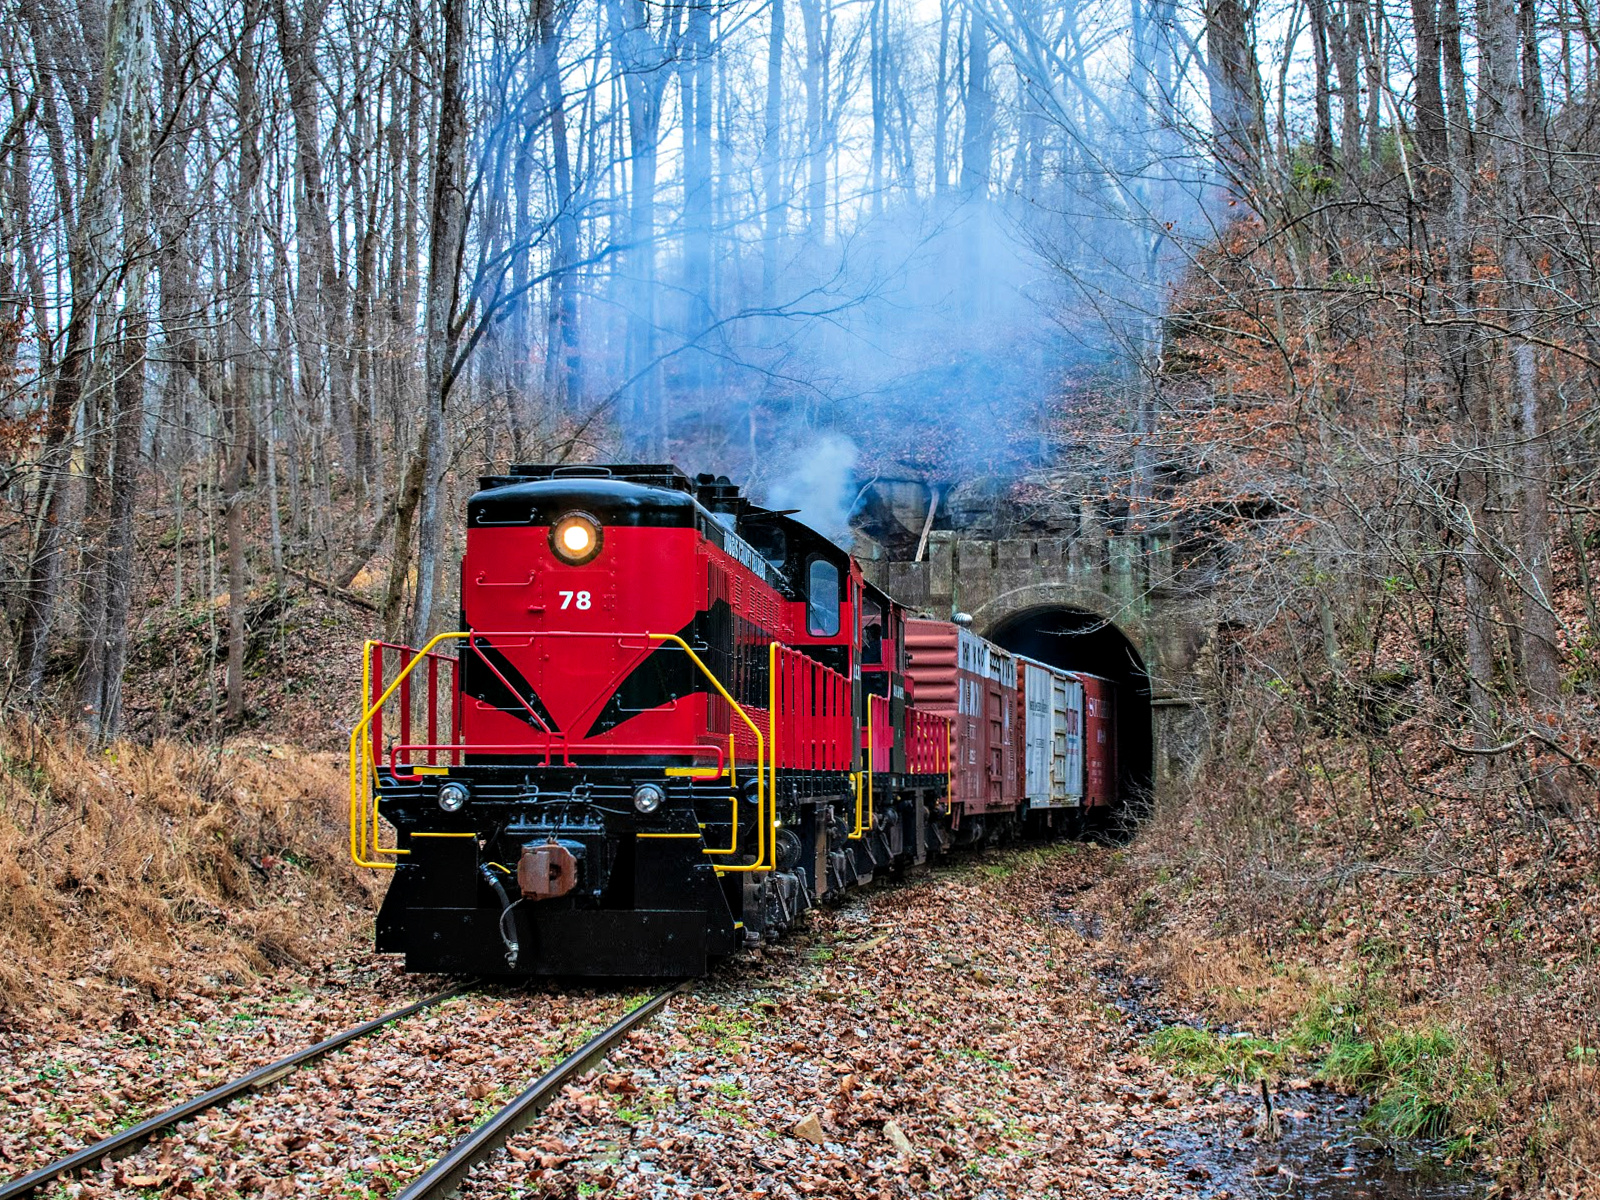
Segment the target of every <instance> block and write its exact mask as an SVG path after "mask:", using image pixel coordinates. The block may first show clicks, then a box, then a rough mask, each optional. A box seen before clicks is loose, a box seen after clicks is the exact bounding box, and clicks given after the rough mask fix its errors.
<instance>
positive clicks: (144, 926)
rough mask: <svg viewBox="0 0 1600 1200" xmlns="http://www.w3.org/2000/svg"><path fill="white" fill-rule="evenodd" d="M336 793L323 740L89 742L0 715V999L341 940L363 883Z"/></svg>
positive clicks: (231, 968) (205, 975)
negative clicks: (308, 749)
mask: <svg viewBox="0 0 1600 1200" xmlns="http://www.w3.org/2000/svg"><path fill="white" fill-rule="evenodd" d="M343 792H344V779H343V772H342V770H341V768H340V765H339V764H338V763H337V761H336V760H335V759H334V758H333V757H332V756H331V755H307V754H305V753H302V752H296V751H292V750H289V749H286V748H284V747H279V746H273V745H267V744H262V743H259V742H242V741H236V742H231V743H228V744H226V745H224V746H221V747H201V746H193V745H187V744H182V743H176V742H166V741H157V742H155V743H152V744H150V745H147V746H146V745H136V744H133V743H127V742H118V743H114V744H112V745H111V746H110V747H108V748H107V749H105V750H104V751H103V752H99V753H95V752H92V751H90V750H88V749H87V748H86V747H85V746H84V745H83V743H82V742H81V740H80V739H79V738H78V737H77V736H76V735H75V733H73V732H71V731H61V730H50V729H45V728H42V727H40V726H37V725H32V724H22V723H17V724H12V725H8V726H0V1013H4V1014H8V1015H9V1016H11V1017H12V1018H13V1019H16V1018H24V1019H26V1018H32V1017H38V1018H43V1017H44V1016H46V1015H52V1016H58V1017H65V1016H72V1015H75V1014H80V1013H85V1012H90V1011H94V1010H112V1009H116V1008H117V1007H118V1006H119V1005H122V1004H124V1003H125V1002H126V1000H127V998H128V995H129V992H130V990H131V991H133V992H144V993H147V994H149V995H154V996H165V995H168V994H172V993H175V992H176V991H179V990H200V989H204V988H205V987H207V986H208V985H216V984H226V983H232V982H239V981H241V980H243V979H246V978H248V977H250V976H252V975H254V974H258V973H261V972H265V971H268V970H271V969H274V968H276V967H281V966H285V965H293V964H305V963H310V962H312V961H314V960H317V959H319V958H324V957H327V956H329V955H330V954H333V953H337V952H338V951H340V950H342V949H348V948H350V947H352V946H354V945H356V944H357V943H356V940H355V939H356V938H357V937H358V936H360V934H361V931H363V930H364V928H365V927H366V925H367V924H368V922H370V919H371V908H372V905H373V902H374V898H375V890H374V889H375V887H376V886H377V885H376V884H375V883H374V882H373V881H372V880H370V879H368V878H367V877H366V875H365V874H364V873H361V872H358V871H357V870H356V869H355V867H354V866H353V865H352V864H351V863H350V862H349V859H348V856H347V855H346V854H345V849H344V847H345V816H344V803H345V802H344V799H343Z"/></svg>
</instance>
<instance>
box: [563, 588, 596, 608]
mask: <svg viewBox="0 0 1600 1200" xmlns="http://www.w3.org/2000/svg"><path fill="white" fill-rule="evenodd" d="M593 603H594V601H593V598H592V597H591V596H590V595H589V593H588V592H562V593H561V607H562V608H579V609H586V608H588V607H590V605H592V604H593Z"/></svg>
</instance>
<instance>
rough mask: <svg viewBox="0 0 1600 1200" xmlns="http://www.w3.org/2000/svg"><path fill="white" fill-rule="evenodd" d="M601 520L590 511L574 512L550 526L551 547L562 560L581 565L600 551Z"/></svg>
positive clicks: (577, 565)
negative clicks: (592, 515)
mask: <svg viewBox="0 0 1600 1200" xmlns="http://www.w3.org/2000/svg"><path fill="white" fill-rule="evenodd" d="M602 540H603V539H602V537H601V533H600V522H599V521H596V520H595V519H594V518H593V517H591V516H590V515H589V514H588V513H582V512H573V513H568V514H567V515H566V516H564V517H562V518H561V519H560V520H559V521H557V522H556V523H555V524H554V525H552V526H550V549H551V550H552V551H553V552H554V553H555V556H556V557H557V558H559V559H560V560H561V561H562V562H565V563H571V564H572V565H573V566H575V567H581V566H582V565H583V564H584V563H586V562H588V561H589V560H590V559H592V558H593V557H594V556H595V555H596V554H599V553H600V543H601V541H602Z"/></svg>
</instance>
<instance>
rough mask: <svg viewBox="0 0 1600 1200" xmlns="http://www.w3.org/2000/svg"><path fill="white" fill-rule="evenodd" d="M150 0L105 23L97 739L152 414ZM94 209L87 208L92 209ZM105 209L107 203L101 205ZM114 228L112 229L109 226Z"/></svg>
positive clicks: (85, 699) (84, 696)
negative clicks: (108, 285)
mask: <svg viewBox="0 0 1600 1200" xmlns="http://www.w3.org/2000/svg"><path fill="white" fill-rule="evenodd" d="M154 22H155V16H154V12H153V11H152V4H151V0H117V2H116V3H114V4H113V5H112V8H111V14H110V17H109V20H108V24H107V36H106V67H105V81H106V91H105V99H104V101H103V103H102V105H101V110H100V116H99V118H98V120H97V122H96V130H95V154H94V163H93V164H92V165H91V167H90V174H91V176H93V175H94V174H95V173H96V170H97V169H98V171H99V172H100V177H101V184H102V186H103V187H104V189H105V192H104V197H105V199H104V200H102V201H100V202H97V207H98V204H100V203H104V202H105V200H109V198H110V194H111V191H112V188H113V187H114V184H113V183H112V181H111V178H110V177H111V176H112V175H113V174H115V173H117V172H118V170H119V168H120V171H121V174H122V176H123V179H124V181H125V183H124V186H123V188H122V206H121V225H122V262H123V276H122V311H121V316H120V319H119V320H118V322H117V324H118V334H119V340H118V344H117V347H116V352H115V356H114V358H115V364H116V365H115V370H114V382H113V384H112V388H111V405H110V412H111V421H110V430H109V438H110V445H109V455H108V463H109V468H110V479H109V480H107V481H105V485H104V486H105V488H106V493H107V503H106V506H105V510H104V512H105V525H104V528H102V529H98V530H96V529H86V530H85V533H86V535H88V536H89V537H91V538H93V539H94V541H95V543H96V546H97V551H98V552H97V554H96V555H95V557H94V560H92V561H95V562H96V563H97V564H98V566H99V568H100V572H99V575H98V577H96V576H93V575H91V585H92V587H93V589H94V592H95V596H94V599H93V602H92V603H91V604H90V605H89V606H88V607H89V611H90V613H91V617H90V624H89V626H88V627H87V629H86V630H85V651H86V653H85V659H84V667H83V673H82V675H81V676H80V679H79V699H80V701H81V703H82V712H83V717H84V722H85V724H86V725H87V726H88V728H89V730H90V733H91V735H92V736H93V737H95V738H96V739H97V740H106V739H109V738H111V737H113V736H115V734H116V731H117V727H118V725H119V723H120V721H121V715H122V671H123V666H124V664H125V663H126V662H127V657H128V608H129V602H130V599H131V597H132V592H133V573H134V554H133V513H134V500H135V497H136V496H137V493H138V486H139V443H140V435H141V432H142V424H143V421H142V418H143V415H144V376H145V345H146V341H147V339H148V336H149V316H148V313H147V310H146V307H145V284H146V282H147V281H148V279H149V265H148V264H149V261H150V255H149V246H148V244H147V243H148V240H149V236H150V153H151V151H150V137H151V130H150V118H151V109H152V104H151V92H152V87H153V68H154V61H155V27H154ZM86 211H87V210H86ZM102 211H104V210H102ZM102 232H103V233H106V234H109V230H103V231H102Z"/></svg>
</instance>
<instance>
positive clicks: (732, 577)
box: [350, 466, 1116, 976]
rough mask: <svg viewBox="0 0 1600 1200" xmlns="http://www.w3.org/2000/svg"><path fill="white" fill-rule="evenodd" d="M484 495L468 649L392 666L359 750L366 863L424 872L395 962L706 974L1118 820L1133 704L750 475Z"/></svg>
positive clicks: (355, 810)
mask: <svg viewBox="0 0 1600 1200" xmlns="http://www.w3.org/2000/svg"><path fill="white" fill-rule="evenodd" d="M481 483H482V490H480V491H479V492H478V493H477V494H476V495H474V496H473V497H472V499H471V500H470V501H469V502H468V505H467V548H466V555H465V557H464V558H463V560H462V567H461V615H462V621H461V628H460V630H459V631H455V632H451V633H446V634H441V635H440V636H439V637H437V638H434V639H433V641H432V642H430V643H429V644H428V645H427V646H425V647H423V648H421V649H420V650H411V649H410V648H407V647H401V646H394V645H389V644H385V643H381V642H369V643H368V644H367V647H366V653H365V660H364V678H365V683H364V702H363V708H364V711H363V714H362V717H361V720H360V721H359V722H358V724H357V725H356V727H355V729H354V730H353V732H352V734H351V739H350V747H351V766H350V785H351V853H352V856H353V857H354V858H355V860H356V861H357V862H358V863H361V864H362V865H366V866H375V867H384V868H389V869H392V870H394V873H395V874H394V880H393V883H392V885H391V887H390V888H389V892H388V895H387V896H386V897H385V900H384V903H383V907H382V910H381V912H380V913H379V916H378V948H379V949H380V950H387V951H396V952H402V953H404V954H405V957H406V966H407V968H408V969H411V970H419V971H444V972H470V973H480V974H481V973H488V974H517V975H626V976H682V975H694V974H698V973H701V972H703V971H704V970H705V968H706V964H707V962H708V960H710V959H714V958H716V957H719V956H722V955H726V954H729V953H731V952H733V951H735V950H736V949H738V948H739V947H740V946H741V945H745V944H750V943H755V942H759V941H760V940H762V939H764V938H770V937H775V936H777V935H778V934H779V933H781V932H782V931H783V930H784V929H785V928H787V927H788V926H789V925H791V924H792V923H793V922H794V921H795V919H796V918H797V917H798V916H799V914H800V913H802V912H803V911H804V910H805V909H807V908H809V907H811V906H812V905H813V904H815V903H817V902H818V901H821V900H828V899H831V898H832V897H834V896H836V895H837V894H839V893H840V892H842V891H844V890H845V889H847V888H849V887H852V886H855V885H857V884H860V883H863V882H866V881H868V880H870V879H871V878H873V876H874V875H875V874H877V873H879V872H882V871H885V870H889V869H894V868H899V867H902V866H904V865H907V864H910V863H913V862H922V861H924V860H926V859H927V857H928V856H929V855H933V854H938V853H940V852H942V851H943V850H944V849H946V848H947V847H949V846H951V845H955V844H969V843H972V842H976V841H979V840H980V839H982V838H983V837H985V836H986V835H988V834H990V833H993V832H996V831H997V830H1000V829H1004V828H1008V827H1012V826H1018V825H1021V824H1023V823H1027V824H1030V825H1033V826H1040V827H1056V828H1060V827H1064V826H1066V825H1067V824H1069V822H1071V821H1072V820H1074V819H1077V818H1080V817H1081V815H1082V814H1083V813H1084V812H1085V811H1086V810H1089V809H1093V808H1095V807H1096V806H1101V807H1103V806H1107V805H1110V804H1112V803H1114V802H1115V800H1116V794H1115V789H1116V762H1115V748H1116V729H1115V724H1114V722H1113V720H1112V713H1113V711H1114V705H1113V704H1112V697H1111V694H1110V688H1111V684H1110V683H1109V682H1107V681H1105V680H1101V679H1097V678H1095V677H1093V676H1078V675H1073V674H1070V673H1064V672H1062V671H1059V670H1057V669H1056V668H1053V667H1050V666H1048V665H1046V664H1044V663H1040V662H1036V661H1034V660H1032V659H1027V658H1023V657H1020V656H1017V655H1013V654H1010V653H1008V652H1006V651H1004V650H1002V649H1000V648H999V647H997V646H994V645H992V644H990V643H989V642H987V641H985V640H984V639H982V638H980V637H978V636H976V635H975V634H973V633H972V632H971V631H970V630H968V629H966V628H964V627H962V626H960V625H957V624H955V623H953V622H949V621H939V620H931V619H928V618H925V617H917V616H913V615H912V614H910V613H908V612H907V611H906V610H905V609H904V608H903V607H902V606H901V605H899V604H897V603H896V602H895V601H894V600H893V599H892V598H890V597H889V596H887V595H885V594H884V593H883V592H881V591H879V590H878V589H877V588H875V587H873V586H872V585H871V584H869V583H868V582H867V581H866V580H865V578H864V577H863V575H862V572H861V568H860V566H859V564H857V563H856V562H855V560H854V559H852V558H851V557H850V555H849V554H848V553H846V552H845V551H843V550H841V549H839V548H838V547H837V546H835V545H834V544H833V543H832V542H830V541H829V540H827V539H826V538H824V537H822V536H821V535H820V534H818V533H816V532H814V531H813V530H811V529H810V528H808V527H807V526H805V525H804V524H801V523H800V522H798V521H795V520H793V519H792V518H791V517H789V516H788V515H786V514H784V513H780V512H774V511H770V510H767V509H764V508H761V507H759V506H757V505H755V504H752V503H751V502H750V501H749V500H747V499H746V498H745V497H744V496H743V495H741V494H740V492H739V490H738V488H737V487H735V486H734V485H733V484H731V483H730V482H729V481H728V480H727V479H726V478H725V477H723V478H715V477H712V476H709V475H701V476H699V477H698V478H697V479H694V480H691V479H689V478H688V477H687V476H686V475H684V474H683V473H682V472H681V471H679V470H678V469H676V468H675V467H671V466H609V467H606V466H583V467H573V466H518V467H514V468H513V469H512V471H511V473H510V474H508V475H505V476H493V477H488V478H485V479H483V480H482V481H481ZM382 822H387V823H388V824H389V825H390V826H391V827H392V828H393V831H394V834H395V840H394V844H392V845H386V844H384V843H383V839H382V836H381V829H382Z"/></svg>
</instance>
